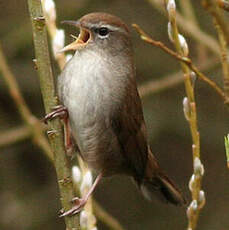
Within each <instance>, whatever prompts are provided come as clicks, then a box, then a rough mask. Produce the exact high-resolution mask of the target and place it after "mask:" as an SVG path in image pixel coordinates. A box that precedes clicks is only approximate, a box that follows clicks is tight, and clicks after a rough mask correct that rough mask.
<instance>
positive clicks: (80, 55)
mask: <svg viewBox="0 0 229 230" xmlns="http://www.w3.org/2000/svg"><path fill="white" fill-rule="evenodd" d="M113 60H114V59H112V63H111V62H110V60H109V57H107V58H106V57H102V58H101V56H96V55H95V53H93V52H92V51H91V52H90V51H88V52H76V54H75V55H74V57H73V58H72V59H71V60H70V62H69V63H68V64H67V66H66V68H65V69H64V71H63V72H62V74H61V75H60V76H59V79H58V87H59V95H60V98H61V100H62V103H63V104H64V105H65V106H66V107H67V109H68V112H69V116H70V121H71V128H72V130H73V135H74V137H75V139H76V141H77V144H78V145H79V148H80V149H81V150H82V151H89V150H93V149H94V148H96V147H97V146H96V145H97V144H99V142H100V140H99V139H98V138H99V137H101V135H104V134H103V133H104V132H105V130H106V129H107V127H106V119H107V118H108V119H109V116H110V114H112V111H113V110H114V109H116V108H117V107H119V106H120V104H122V101H123V99H124V95H125V86H126V83H127V78H125V76H123V75H122V74H125V73H122V72H120V71H116V67H118V66H114V63H113ZM118 68H119V67H118ZM107 135H111V134H110V133H109V134H107ZM92 143H93V144H92ZM90 148H91V149H90Z"/></svg>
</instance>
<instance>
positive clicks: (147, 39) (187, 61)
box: [132, 24, 226, 101]
mask: <svg viewBox="0 0 229 230" xmlns="http://www.w3.org/2000/svg"><path fill="white" fill-rule="evenodd" d="M132 26H133V27H134V28H135V29H136V30H137V32H138V33H139V34H140V36H141V39H142V40H143V41H145V42H147V43H149V44H151V45H154V46H157V47H159V48H161V49H162V50H164V51H165V52H166V53H168V54H170V55H171V56H173V57H174V58H176V59H177V60H179V61H181V62H183V63H184V64H186V65H187V66H188V67H189V68H190V69H191V70H192V71H193V72H195V73H196V75H197V76H198V77H199V78H200V79H201V80H202V81H204V82H206V83H207V84H208V85H209V86H211V87H212V88H213V89H214V90H215V91H216V92H217V93H218V94H219V95H220V96H221V97H222V98H223V100H224V101H226V100H225V95H224V92H223V90H222V89H221V88H220V87H219V86H218V85H217V84H216V83H215V82H214V81H212V80H210V79H209V78H208V77H207V76H205V75H204V74H203V73H202V72H200V71H199V70H198V68H197V67H196V66H195V65H194V64H193V63H192V61H191V59H189V58H187V57H183V56H181V55H180V54H179V53H177V52H175V51H173V50H171V49H169V48H168V47H167V46H166V45H165V44H164V43H163V42H161V41H155V40H153V39H152V38H151V37H150V36H149V35H147V34H146V33H145V32H144V31H143V30H142V29H141V28H140V26H138V25H136V24H133V25H132Z"/></svg>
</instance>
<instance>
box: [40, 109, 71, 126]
mask: <svg viewBox="0 0 229 230" xmlns="http://www.w3.org/2000/svg"><path fill="white" fill-rule="evenodd" d="M56 117H59V118H60V119H66V118H68V110H67V108H66V107H65V106H63V105H57V106H55V107H53V111H52V112H51V113H48V114H47V115H46V116H45V117H44V119H43V122H44V123H45V124H47V123H48V121H50V120H52V119H54V118H56Z"/></svg>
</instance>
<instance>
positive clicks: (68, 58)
mask: <svg viewBox="0 0 229 230" xmlns="http://www.w3.org/2000/svg"><path fill="white" fill-rule="evenodd" d="M72 57H73V56H72V54H67V55H66V62H68V61H70V60H71V58H72Z"/></svg>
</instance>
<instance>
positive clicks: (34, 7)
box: [28, 0, 80, 230]
mask: <svg viewBox="0 0 229 230" xmlns="http://www.w3.org/2000/svg"><path fill="white" fill-rule="evenodd" d="M28 6H29V13H30V17H31V21H32V26H33V38H34V46H35V54H36V60H37V68H38V75H39V79H40V86H41V93H42V96H43V101H44V107H45V112H46V113H49V112H50V111H51V110H52V108H53V107H54V106H56V105H57V99H56V96H55V86H54V77H53V73H52V69H51V63H50V57H49V51H48V42H47V31H46V27H45V19H44V15H43V12H42V6H41V2H40V1H37V0H28ZM48 127H49V130H53V131H55V133H54V134H53V135H50V136H49V140H50V143H51V147H52V150H53V153H54V165H55V168H56V173H57V178H58V185H59V190H60V195H61V203H62V206H63V209H64V210H68V209H70V208H71V203H70V201H71V199H72V198H73V197H74V189H73V185H72V180H71V170H70V167H69V162H68V159H67V156H66V154H65V149H64V140H63V131H62V127H61V123H60V121H59V120H58V119H56V120H53V121H51V122H49V124H48ZM65 223H66V228H67V229H68V230H73V229H74V230H77V229H80V227H79V217H78V215H75V216H67V217H65Z"/></svg>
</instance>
